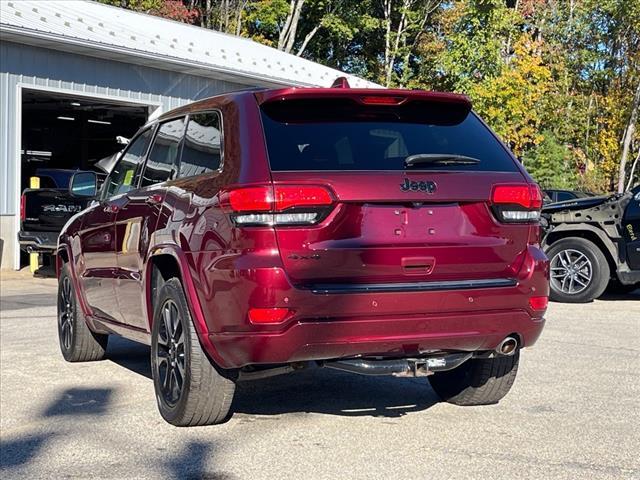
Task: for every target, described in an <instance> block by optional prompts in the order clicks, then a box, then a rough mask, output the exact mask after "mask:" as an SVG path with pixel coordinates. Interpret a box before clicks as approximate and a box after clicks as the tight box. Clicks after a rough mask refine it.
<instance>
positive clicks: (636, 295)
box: [598, 288, 640, 302]
mask: <svg viewBox="0 0 640 480" xmlns="http://www.w3.org/2000/svg"><path fill="white" fill-rule="evenodd" d="M598 300H604V301H611V300H635V301H636V302H640V288H639V289H637V290H634V291H633V292H630V293H618V292H605V293H603V294H602V295H601V296H600V297H599V298H598Z"/></svg>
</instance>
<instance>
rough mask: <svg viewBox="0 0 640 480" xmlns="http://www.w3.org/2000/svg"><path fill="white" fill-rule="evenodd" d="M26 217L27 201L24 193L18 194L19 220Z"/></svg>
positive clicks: (23, 219)
mask: <svg viewBox="0 0 640 480" xmlns="http://www.w3.org/2000/svg"><path fill="white" fill-rule="evenodd" d="M26 218H27V202H26V197H25V195H24V193H23V194H22V195H21V196H20V221H21V222H24V221H25V219H26Z"/></svg>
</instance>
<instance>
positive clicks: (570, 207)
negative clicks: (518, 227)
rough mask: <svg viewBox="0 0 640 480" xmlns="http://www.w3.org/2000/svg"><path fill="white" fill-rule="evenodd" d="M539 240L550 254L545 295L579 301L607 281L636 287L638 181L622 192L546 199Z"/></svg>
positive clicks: (639, 282) (639, 266)
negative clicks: (566, 198)
mask: <svg viewBox="0 0 640 480" xmlns="http://www.w3.org/2000/svg"><path fill="white" fill-rule="evenodd" d="M542 230H543V240H542V246H543V248H544V250H545V253H546V254H547V256H548V257H549V259H550V262H551V263H550V269H551V288H550V298H551V299H552V300H555V301H557V302H567V303H583V302H590V301H591V300H593V299H594V298H598V297H599V296H600V295H602V293H603V292H604V291H605V289H606V288H607V286H608V285H609V284H611V285H612V286H616V287H617V289H618V290H620V291H633V290H635V289H636V288H640V185H637V186H635V187H634V188H633V189H632V190H630V191H628V192H626V193H623V194H615V195H610V196H602V197H587V198H582V199H574V200H569V201H566V202H558V203H552V204H548V205H546V206H544V207H543V209H542Z"/></svg>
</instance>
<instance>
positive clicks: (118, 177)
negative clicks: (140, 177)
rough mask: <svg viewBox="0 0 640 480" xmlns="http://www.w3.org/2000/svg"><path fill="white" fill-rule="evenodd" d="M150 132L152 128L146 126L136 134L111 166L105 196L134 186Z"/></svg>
mask: <svg viewBox="0 0 640 480" xmlns="http://www.w3.org/2000/svg"><path fill="white" fill-rule="evenodd" d="M152 133H153V129H152V128H148V129H147V130H145V131H144V132H142V133H141V134H140V135H138V136H137V137H136V139H135V140H134V141H133V142H132V143H131V145H129V147H128V148H127V150H126V151H125V152H124V154H123V155H122V158H120V160H118V163H116V165H115V166H114V167H113V170H112V171H111V173H110V174H109V178H108V184H107V187H106V188H107V190H106V197H107V198H109V197H112V196H114V195H118V194H121V193H125V192H128V191H129V190H131V189H133V188H136V184H137V178H136V171H137V170H138V167H139V166H140V164H141V163H142V160H143V159H144V155H145V154H146V153H147V149H148V148H149V142H150V141H151V135H152Z"/></svg>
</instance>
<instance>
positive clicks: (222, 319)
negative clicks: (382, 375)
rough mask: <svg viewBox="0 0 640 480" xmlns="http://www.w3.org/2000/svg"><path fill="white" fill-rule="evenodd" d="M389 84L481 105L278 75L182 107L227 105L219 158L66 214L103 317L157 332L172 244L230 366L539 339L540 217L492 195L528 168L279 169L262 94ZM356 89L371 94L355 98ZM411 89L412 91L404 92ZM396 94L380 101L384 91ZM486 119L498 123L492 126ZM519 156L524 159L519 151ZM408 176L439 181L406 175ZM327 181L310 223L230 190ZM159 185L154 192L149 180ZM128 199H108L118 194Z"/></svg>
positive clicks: (333, 92) (72, 249)
mask: <svg viewBox="0 0 640 480" xmlns="http://www.w3.org/2000/svg"><path fill="white" fill-rule="evenodd" d="M366 95H374V96H378V95H388V96H399V97H407V98H417V99H420V100H425V99H427V100H429V101H433V102H439V103H441V104H442V106H443V108H446V105H447V104H448V103H455V104H457V105H463V106H468V107H469V108H470V104H469V102H468V99H467V98H466V97H463V96H460V95H453V94H440V93H433V92H414V91H403V90H357V89H280V90H274V91H262V92H241V93H234V94H229V95H223V96H220V97H215V98H211V99H207V100H203V101H200V102H196V103H193V104H191V105H189V106H186V107H182V108H180V109H177V110H175V111H172V112H169V113H168V114H165V115H164V116H163V117H161V118H160V119H159V120H158V122H161V121H163V120H164V119H166V118H171V117H173V116H179V115H188V114H189V113H192V112H198V111H207V110H211V109H215V110H217V111H219V112H220V113H221V115H222V119H223V124H222V125H223V136H224V159H223V165H222V169H221V171H220V172H212V173H208V174H203V175H200V176H196V177H190V178H182V179H177V180H171V181H167V182H164V183H161V184H158V185H155V186H153V187H150V188H147V189H140V190H134V191H131V192H129V193H127V194H124V195H122V196H119V197H117V198H112V199H108V200H97V201H95V202H94V203H93V205H92V206H90V208H89V209H88V210H85V211H84V212H82V213H80V214H78V215H77V216H76V217H74V219H72V220H71V221H70V222H69V224H68V225H67V226H66V227H65V229H64V230H63V233H62V234H61V237H60V240H59V243H60V248H61V249H65V251H66V252H67V257H68V259H69V262H70V263H71V269H72V272H73V274H74V280H75V282H76V287H77V291H78V292H79V295H80V297H81V298H80V300H81V305H82V306H83V311H84V313H85V315H86V317H87V321H88V324H89V325H90V327H91V328H92V329H94V330H96V331H101V332H112V333H118V334H120V335H124V336H127V337H130V338H133V339H135V340H138V341H144V342H149V338H150V337H149V336H150V331H151V323H152V317H153V315H152V300H151V277H152V275H151V272H152V268H153V262H154V259H157V258H160V257H162V258H164V259H171V261H172V262H174V263H175V265H176V267H177V270H178V271H179V274H180V276H181V278H182V283H183V287H184V290H185V294H186V296H187V298H188V300H189V306H190V309H191V316H192V319H193V322H194V325H195V327H196V330H197V332H198V335H199V338H200V340H201V343H202V345H203V347H204V348H205V350H206V351H207V353H208V354H209V356H210V357H211V358H212V359H213V360H214V361H215V362H216V363H217V364H218V365H219V366H221V367H223V368H238V367H242V366H245V365H249V364H258V363H286V362H292V361H302V360H321V359H332V358H339V357H348V356H354V355H381V356H390V357H398V356H409V355H417V354H419V353H421V352H425V351H428V350H462V351H475V350H490V349H492V348H494V347H495V346H496V345H497V344H498V343H499V342H500V341H501V340H502V339H503V338H504V337H505V336H507V335H509V334H517V335H519V336H520V338H521V340H522V342H523V344H524V345H525V346H530V345H532V344H533V343H535V341H536V340H537V338H538V336H539V335H540V332H541V331H542V328H543V325H544V320H543V319H542V314H543V313H544V312H534V311H532V310H531V308H530V306H529V301H528V299H529V298H530V297H532V296H546V295H548V275H549V272H548V262H547V259H546V257H545V256H544V254H543V253H542V251H541V250H540V248H539V247H538V245H537V240H536V239H537V237H538V234H537V229H538V226H537V225H535V224H505V223H500V222H499V221H498V220H496V217H495V215H494V214H493V213H492V211H491V206H490V199H491V191H492V188H493V186H494V185H496V184H513V183H515V184H527V183H531V179H530V178H529V176H528V175H527V174H526V172H525V171H524V169H523V168H522V167H521V166H518V167H517V168H515V169H514V171H513V172H466V171H432V172H425V171H359V172H358V171H351V172H344V171H342V172H333V171H331V172H319V171H315V172H314V171H303V172H271V169H270V167H269V160H268V152H267V149H266V145H265V139H264V134H263V126H262V121H261V116H260V107H259V105H260V104H262V103H269V102H277V101H286V100H287V99H290V98H297V99H299V98H316V99H317V98H324V97H327V98H330V97H336V96H341V97H344V96H351V97H352V98H354V99H361V98H362V97H363V96H366ZM358 101H359V100H358ZM406 101H409V100H406ZM377 108H383V107H377ZM488 134H490V135H491V133H490V132H489V131H488ZM514 161H515V160H514ZM405 179H409V181H411V182H413V181H417V182H420V181H427V180H428V181H432V182H435V184H436V185H437V190H436V191H435V192H433V193H431V194H429V195H428V196H427V195H425V192H421V191H401V189H400V185H401V184H402V183H403V182H404V181H405ZM272 184H276V185H289V184H295V185H321V186H324V187H326V188H328V189H329V190H330V191H331V192H332V195H333V197H334V199H335V202H334V204H333V205H332V206H331V207H330V209H329V210H330V211H328V213H327V215H326V217H325V218H324V219H323V220H322V221H321V222H320V223H319V224H317V225H313V226H305V227H291V226H287V227H284V226H277V227H273V226H262V227H240V226H238V225H237V224H235V223H234V220H233V218H232V217H231V215H230V213H229V211H228V210H226V209H225V208H223V206H222V205H221V203H220V196H219V192H220V191H221V190H223V189H224V190H228V189H231V188H237V187H244V186H253V185H272ZM150 195H154V196H160V198H162V203H161V205H158V204H157V202H155V201H154V202H151V203H147V202H146V196H150ZM114 202H115V203H117V204H118V211H117V212H115V213H113V212H110V211H109V209H107V208H105V207H107V206H108V205H107V204H108V203H109V204H111V203H114ZM501 279H502V280H504V279H509V280H512V281H513V283H514V284H513V285H510V286H500V287H493V288H482V287H475V288H464V289H457V290H447V289H443V290H439V291H403V292H384V293H372V292H368V293H344V292H343V293H314V291H312V290H313V288H314V285H318V284H338V285H346V286H349V285H352V286H353V285H355V286H359V285H368V284H369V285H370V284H380V283H382V284H389V285H394V284H404V283H408V284H411V283H412V282H414V283H415V282H442V281H456V280H501ZM250 308H288V309H290V310H291V311H292V314H291V315H289V316H287V318H286V319H285V320H284V322H283V323H281V324H254V323H251V322H250V321H249V319H248V311H249V309H250Z"/></svg>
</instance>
